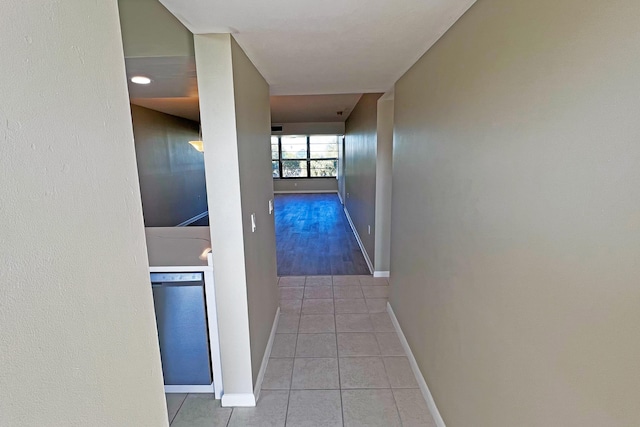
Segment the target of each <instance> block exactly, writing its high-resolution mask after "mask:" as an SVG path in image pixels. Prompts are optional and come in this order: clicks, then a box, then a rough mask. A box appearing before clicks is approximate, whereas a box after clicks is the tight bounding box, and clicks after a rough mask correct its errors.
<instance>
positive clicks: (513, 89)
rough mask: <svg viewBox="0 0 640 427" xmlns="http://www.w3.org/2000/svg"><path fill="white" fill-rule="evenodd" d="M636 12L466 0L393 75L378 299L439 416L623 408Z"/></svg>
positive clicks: (632, 380) (578, 415)
mask: <svg viewBox="0 0 640 427" xmlns="http://www.w3.org/2000/svg"><path fill="white" fill-rule="evenodd" d="M638 16H640V2H638V1H637V0H616V1H610V2H602V1H596V0H587V1H584V0H564V1H561V2H558V1H552V0H540V1H536V2H531V1H524V0H480V1H478V2H477V3H476V5H475V6H473V7H472V8H471V9H470V10H469V11H468V12H467V13H466V15H465V16H463V17H462V19H461V20H459V21H458V22H457V23H456V24H455V25H454V27H453V28H452V29H451V30H449V32H448V33H447V34H445V35H444V37H443V38H442V39H441V40H440V41H439V42H438V43H437V44H436V45H435V46H434V47H433V48H432V49H431V50H430V51H429V52H427V54H426V55H425V56H424V57H423V58H422V59H420V60H419V61H418V62H417V63H416V64H415V65H414V66H413V67H412V68H411V69H410V70H409V71H408V72H407V73H406V75H405V76H404V77H403V78H402V79H401V80H400V81H399V82H398V83H397V84H396V90H395V131H394V132H395V134H394V144H395V146H394V153H393V155H394V163H393V224H392V262H391V272H392V273H391V285H392V295H391V304H392V306H393V308H394V310H395V312H396V314H397V316H398V319H399V321H400V324H401V326H402V328H403V330H404V332H405V334H406V336H407V339H408V341H409V344H410V345H411V348H412V349H413V352H414V354H415V356H416V359H417V360H418V363H419V365H420V368H421V369H422V372H423V374H424V376H425V378H426V381H427V383H428V384H429V387H430V388H431V391H432V393H433V395H434V397H435V401H436V403H437V405H438V407H439V409H440V412H441V413H442V415H443V417H444V420H445V422H446V424H447V426H448V427H468V426H475V427H497V426H500V427H511V426H519V427H528V426H536V427H538V426H564V427H571V426H608V427H614V426H625V427H626V426H634V425H638V420H640V406H638V404H637V401H638V390H639V388H638V384H639V381H640V365H639V364H638V360H639V359H638V358H639V355H640V328H639V325H640V309H639V307H640V287H639V286H638V278H639V277H640V263H639V262H638V254H640V217H639V214H640V192H639V191H638V188H640V167H639V165H640V144H638V141H639V138H640V121H638V117H640V101H639V100H640V80H639V79H638V76H639V75H640V56H639V55H638V52H640V32H639V31H638Z"/></svg>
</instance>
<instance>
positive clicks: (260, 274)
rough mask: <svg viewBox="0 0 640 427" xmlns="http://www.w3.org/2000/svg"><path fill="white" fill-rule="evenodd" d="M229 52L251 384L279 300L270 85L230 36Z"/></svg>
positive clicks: (262, 353)
mask: <svg viewBox="0 0 640 427" xmlns="http://www.w3.org/2000/svg"><path fill="white" fill-rule="evenodd" d="M231 56H232V61H233V83H234V93H235V104H236V126H237V130H238V160H239V165H240V192H241V193H242V212H243V223H244V250H245V260H246V264H245V268H246V275H247V298H248V302H249V333H250V337H251V367H252V374H253V383H254V385H255V382H256V378H257V375H258V371H259V370H260V364H261V363H262V358H263V356H264V352H265V349H266V347H267V341H268V339H269V334H270V332H271V328H272V326H273V320H274V317H275V314H276V310H277V308H278V302H279V292H278V286H277V278H276V276H277V273H276V239H275V236H276V234H275V222H274V216H273V214H269V200H272V199H273V186H272V184H271V162H270V159H271V145H270V143H269V141H270V138H271V124H270V123H271V113H270V107H269V85H268V84H267V82H266V80H265V79H264V78H263V77H262V75H261V74H260V73H259V72H258V70H257V69H256V68H255V67H254V66H253V64H252V63H251V61H250V60H249V58H248V57H247V56H246V55H245V53H244V52H243V50H242V49H241V48H240V46H238V44H237V43H236V41H235V40H234V39H233V37H231ZM251 213H255V215H256V231H255V233H252V232H251Z"/></svg>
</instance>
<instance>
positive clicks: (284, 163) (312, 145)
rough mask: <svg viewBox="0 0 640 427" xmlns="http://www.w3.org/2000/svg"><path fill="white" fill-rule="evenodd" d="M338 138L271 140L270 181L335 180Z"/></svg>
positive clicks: (327, 136) (329, 136)
mask: <svg viewBox="0 0 640 427" xmlns="http://www.w3.org/2000/svg"><path fill="white" fill-rule="evenodd" d="M340 138H341V136H340V135H311V136H306V135H284V136H280V137H278V136H272V137H271V169H272V175H273V177H274V178H309V177H335V176H337V168H338V147H339V141H340Z"/></svg>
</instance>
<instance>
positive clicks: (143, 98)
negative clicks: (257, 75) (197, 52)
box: [119, 0, 475, 123]
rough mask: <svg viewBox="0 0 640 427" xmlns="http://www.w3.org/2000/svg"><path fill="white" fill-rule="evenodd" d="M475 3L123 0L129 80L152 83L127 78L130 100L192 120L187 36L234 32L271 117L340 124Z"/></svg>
mask: <svg viewBox="0 0 640 427" xmlns="http://www.w3.org/2000/svg"><path fill="white" fill-rule="evenodd" d="M474 1H475V0H402V1H389V0H368V1H367V2H364V1H363V0H326V1H324V2H312V1H310V0H304V1H301V0H271V1H269V2H264V1H258V0H235V1H233V2H222V1H221V0H190V1H188V2H187V1H185V0H160V1H158V0H119V6H120V14H121V24H122V35H123V44H124V48H125V56H126V59H125V61H126V69H127V76H128V77H129V78H130V77H132V76H134V75H145V76H148V77H150V78H151V79H152V84H150V85H146V86H141V85H136V84H133V83H131V82H130V81H129V94H130V99H131V102H132V103H133V104H136V105H140V106H142V107H146V108H150V109H153V110H157V111H161V112H164V113H167V114H171V115H175V116H179V117H184V118H187V119H190V120H194V121H198V120H199V116H200V112H199V104H198V87H197V78H196V68H195V58H194V50H193V38H192V36H191V32H194V33H209V32H232V33H233V36H234V37H235V38H236V40H237V41H238V43H239V44H240V45H241V46H242V47H243V49H244V50H245V52H246V53H247V55H248V56H249V57H250V58H251V60H252V61H253V63H254V64H255V65H256V67H257V68H258V69H259V70H260V72H261V73H262V74H263V76H264V77H265V78H266V80H267V81H268V82H269V84H270V88H271V93H272V97H271V116H272V122H273V123H308V122H339V121H345V120H346V119H347V118H348V117H349V114H350V113H351V111H352V110H353V108H354V106H355V104H356V103H357V102H358V100H359V99H360V96H361V94H362V93H368V92H387V91H388V90H389V89H392V88H393V84H394V83H395V82H396V81H397V79H398V78H399V77H401V75H402V74H403V73H404V72H405V71H406V70H407V69H408V68H409V67H410V66H411V65H413V63H414V62H415V61H416V60H417V59H418V58H419V57H420V56H421V55H422V54H423V53H424V52H425V51H426V50H427V49H428V48H429V47H431V45H432V44H433V43H434V42H435V41H436V40H437V39H438V38H439V37H440V36H441V35H442V34H443V33H444V32H445V31H446V30H447V29H448V28H449V27H450V26H451V25H452V24H453V23H454V22H455V21H456V20H457V18H458V17H459V16H460V15H461V14H462V13H464V11H466V10H467V9H468V7H469V6H470V5H471V4H472V3H473V2H474ZM161 3H162V4H164V5H165V6H166V7H167V8H168V9H169V11H167V9H166V8H165V7H164V6H163V5H162V4H161ZM364 5H366V8H365V7H363V6H364ZM249 10H250V11H252V13H247V11H249ZM170 12H173V13H174V14H175V15H176V16H174V15H172V14H171V13H170ZM176 17H177V18H179V20H180V21H181V22H182V23H184V24H185V25H186V26H187V27H188V29H187V28H184V27H183V25H182V24H181V23H180V22H179V21H178V20H177V19H176ZM339 111H342V112H343V114H342V115H339V114H337V112H339Z"/></svg>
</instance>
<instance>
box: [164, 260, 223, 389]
mask: <svg viewBox="0 0 640 427" xmlns="http://www.w3.org/2000/svg"><path fill="white" fill-rule="evenodd" d="M151 286H152V287H153V303H154V305H155V311H156V323H157V325H158V340H159V342H160V356H161V358H162V372H163V374H164V383H165V385H210V384H211V383H212V376H211V352H210V350H209V333H208V326H207V309H206V302H205V301H206V300H205V290H204V278H203V274H202V273H151Z"/></svg>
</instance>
